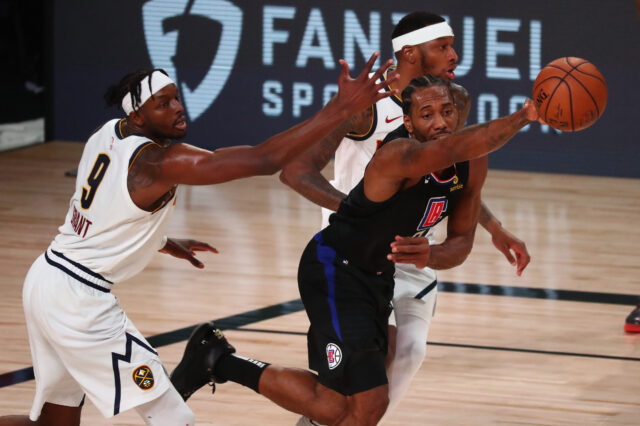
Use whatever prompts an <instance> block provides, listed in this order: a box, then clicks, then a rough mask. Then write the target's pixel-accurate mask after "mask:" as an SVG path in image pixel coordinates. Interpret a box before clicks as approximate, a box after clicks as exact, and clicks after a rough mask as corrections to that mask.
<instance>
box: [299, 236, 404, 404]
mask: <svg viewBox="0 0 640 426" xmlns="http://www.w3.org/2000/svg"><path fill="white" fill-rule="evenodd" d="M298 288H299V289H300V296H301V298H302V303H303V304H304V307H305V309H306V311H307V315H308V317H309V321H310V323H311V325H310V326H309V332H308V333H307V345H308V351H309V368H311V369H312V370H315V371H317V372H318V380H319V381H320V383H322V384H323V385H324V386H327V387H328V388H331V389H333V390H335V391H337V392H340V393H341V394H343V395H353V394H356V393H359V392H364V391H366V390H369V389H373V388H375V387H377V386H381V385H385V384H387V383H388V381H387V374H386V371H385V365H384V360H385V356H386V354H387V346H388V338H389V336H388V321H389V314H390V312H391V298H392V296H393V274H392V273H390V272H386V273H383V274H376V273H367V272H365V271H363V270H362V269H360V268H357V267H356V266H353V265H350V264H349V261H348V260H347V259H343V258H341V257H340V256H339V255H337V254H336V251H335V250H334V249H333V248H331V247H329V246H327V245H325V244H324V243H323V242H322V235H321V233H318V234H316V236H315V237H314V238H313V239H312V240H311V241H310V242H309V244H308V245H307V247H306V248H305V250H304V253H303V254H302V258H301V259H300V266H299V269H298Z"/></svg>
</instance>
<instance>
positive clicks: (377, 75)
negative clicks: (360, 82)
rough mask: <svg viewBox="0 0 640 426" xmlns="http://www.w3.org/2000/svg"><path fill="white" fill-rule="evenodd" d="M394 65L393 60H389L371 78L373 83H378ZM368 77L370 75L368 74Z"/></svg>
mask: <svg viewBox="0 0 640 426" xmlns="http://www.w3.org/2000/svg"><path fill="white" fill-rule="evenodd" d="M391 65H393V59H389V60H387V61H386V62H385V63H384V64H382V66H381V67H380V68H378V69H377V70H376V72H375V73H373V75H372V76H371V77H370V78H369V79H370V80H371V81H378V80H379V79H380V77H382V76H383V75H384V73H385V72H386V71H387V70H388V69H389V67H390V66H391ZM367 75H368V74H367Z"/></svg>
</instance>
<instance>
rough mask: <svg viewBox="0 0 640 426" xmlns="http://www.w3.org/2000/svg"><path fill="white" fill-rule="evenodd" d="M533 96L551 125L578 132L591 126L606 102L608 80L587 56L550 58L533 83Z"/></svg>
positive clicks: (539, 109)
mask: <svg viewBox="0 0 640 426" xmlns="http://www.w3.org/2000/svg"><path fill="white" fill-rule="evenodd" d="M533 100H534V102H535V103H536V106H537V107H538V111H539V113H540V117H541V118H542V119H543V120H544V121H545V123H547V124H548V125H549V126H551V127H553V128H554V129H558V130H562V131H564V132H575V131H576V130H582V129H586V128H587V127H589V126H591V125H592V124H593V123H595V122H596V120H597V119H598V118H599V117H600V116H601V115H602V112H603V111H604V108H605V107H606V106H607V83H606V82H605V80H604V77H603V76H602V74H601V73H600V71H598V69H597V68H596V67H595V65H593V64H592V63H591V62H589V61H587V60H586V59H581V58H574V57H570V56H567V57H564V58H559V59H556V60H555V61H552V62H549V63H548V64H547V65H546V66H545V67H544V68H542V70H540V73H539V74H538V77H536V81H535V82H534V83H533Z"/></svg>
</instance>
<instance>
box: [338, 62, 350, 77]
mask: <svg viewBox="0 0 640 426" xmlns="http://www.w3.org/2000/svg"><path fill="white" fill-rule="evenodd" d="M338 63H339V64H340V77H338V78H339V79H340V80H346V79H348V78H349V64H347V61H345V60H344V59H340V60H338Z"/></svg>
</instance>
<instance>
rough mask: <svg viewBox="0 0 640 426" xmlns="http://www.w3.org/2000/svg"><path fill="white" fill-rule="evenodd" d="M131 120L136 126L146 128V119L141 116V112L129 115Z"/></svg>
mask: <svg viewBox="0 0 640 426" xmlns="http://www.w3.org/2000/svg"><path fill="white" fill-rule="evenodd" d="M129 119H130V120H132V121H133V122H134V123H135V125H136V126H138V127H142V126H144V117H143V116H142V114H140V112H139V111H133V112H132V113H131V114H129Z"/></svg>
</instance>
